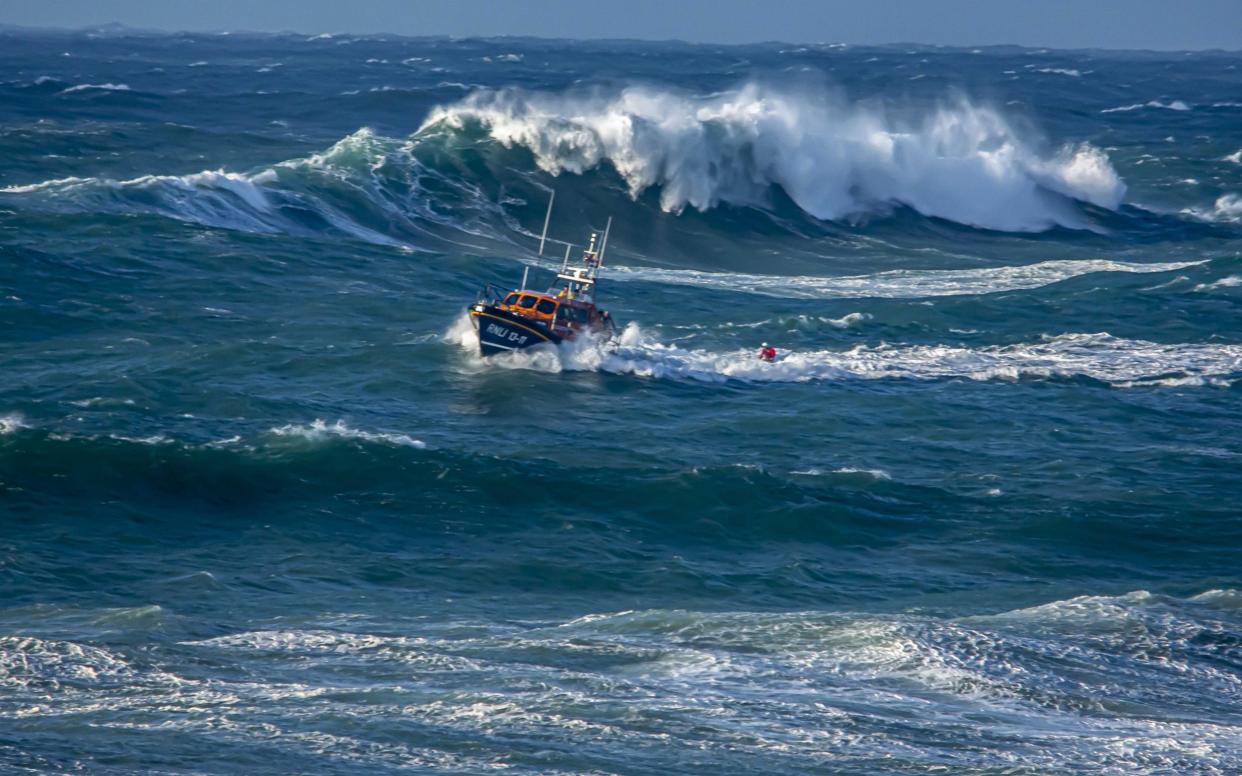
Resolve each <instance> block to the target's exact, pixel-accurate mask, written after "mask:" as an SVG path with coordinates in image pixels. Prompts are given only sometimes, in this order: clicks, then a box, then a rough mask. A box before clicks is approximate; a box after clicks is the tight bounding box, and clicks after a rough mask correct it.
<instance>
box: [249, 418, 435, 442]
mask: <svg viewBox="0 0 1242 776" xmlns="http://www.w3.org/2000/svg"><path fill="white" fill-rule="evenodd" d="M271 433H273V434H275V435H276V436H282V437H297V438H300V439H307V440H310V441H313V442H319V441H322V440H324V439H329V438H333V437H335V438H338V439H361V440H365V441H367V442H386V443H388V444H391V445H401V446H404V447H416V448H419V449H423V448H425V447H426V446H427V444H426V443H425V442H423V441H422V440H419V439H415V438H413V437H411V436H408V435H406V434H393V433H387V432H376V431H360V430H358V429H356V428H350V427H349V426H348V425H346V423H345V421H343V420H338V421H337V422H335V423H333V424H331V425H329V424H328V423H327V422H326V421H324V420H320V419H318V418H316V419H315V420H314V421H313V422H312V423H311V424H310V425H309V426H302V425H297V424H294V423H290V424H288V425H284V426H279V427H277V428H273V429H271Z"/></svg>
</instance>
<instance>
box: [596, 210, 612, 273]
mask: <svg viewBox="0 0 1242 776" xmlns="http://www.w3.org/2000/svg"><path fill="white" fill-rule="evenodd" d="M611 230H612V216H608V223H607V224H605V225H604V239H603V240H602V241H600V244H599V256H597V257H596V263H597V264H598V265H599V266H600V267H601V268H602V267H603V266H604V251H606V250H607V249H608V232H609V231H611Z"/></svg>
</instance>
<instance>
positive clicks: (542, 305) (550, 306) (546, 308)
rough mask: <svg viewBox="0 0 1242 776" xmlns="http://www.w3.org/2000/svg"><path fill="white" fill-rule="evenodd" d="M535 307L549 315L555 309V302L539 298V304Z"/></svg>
mask: <svg viewBox="0 0 1242 776" xmlns="http://www.w3.org/2000/svg"><path fill="white" fill-rule="evenodd" d="M535 309H536V310H538V311H539V312H541V313H543V314H544V315H551V314H552V313H553V312H555V311H556V302H553V301H552V300H551V299H540V300H539V305H538V306H537V307H536V308H535Z"/></svg>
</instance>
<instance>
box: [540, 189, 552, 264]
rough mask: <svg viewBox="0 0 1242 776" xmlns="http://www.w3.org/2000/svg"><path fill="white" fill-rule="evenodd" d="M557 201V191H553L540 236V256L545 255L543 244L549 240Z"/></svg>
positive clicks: (549, 198)
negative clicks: (549, 229) (553, 205)
mask: <svg viewBox="0 0 1242 776" xmlns="http://www.w3.org/2000/svg"><path fill="white" fill-rule="evenodd" d="M555 201H556V189H552V196H550V197H548V212H547V215H545V216H544V217H543V234H541V235H539V255H540V256H542V255H543V244H544V242H546V241H547V239H548V224H549V223H550V222H551V221H552V203H553V202H555Z"/></svg>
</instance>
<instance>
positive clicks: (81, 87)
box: [60, 83, 130, 94]
mask: <svg viewBox="0 0 1242 776" xmlns="http://www.w3.org/2000/svg"><path fill="white" fill-rule="evenodd" d="M92 89H93V90H98V91H104V92H128V91H130V88H129V85H128V84H113V83H106V84H77V85H76V86H70V87H69V88H68V89H65V90H63V91H61V92H60V94H72V93H73V92H85V91H90V90H92Z"/></svg>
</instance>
